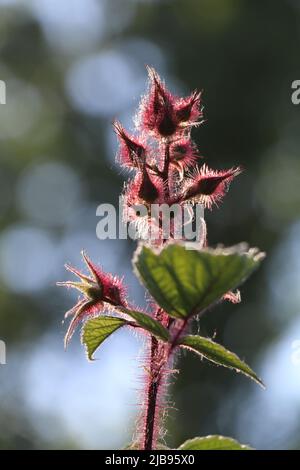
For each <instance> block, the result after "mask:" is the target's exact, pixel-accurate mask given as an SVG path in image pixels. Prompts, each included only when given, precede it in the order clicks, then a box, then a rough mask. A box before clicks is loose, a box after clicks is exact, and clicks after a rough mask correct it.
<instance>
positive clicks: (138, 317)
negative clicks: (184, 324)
mask: <svg viewBox="0 0 300 470" xmlns="http://www.w3.org/2000/svg"><path fill="white" fill-rule="evenodd" d="M118 310H119V311H121V312H123V313H126V315H128V316H129V317H131V318H133V319H134V320H135V322H136V324H137V325H138V326H140V327H141V328H143V329H144V330H147V331H148V332H149V333H151V334H152V335H154V336H156V337H157V338H159V339H162V340H163V341H169V339H170V334H169V332H168V330H167V329H166V328H165V327H164V326H163V325H162V324H161V323H159V322H158V321H157V320H155V319H154V318H153V317H150V315H147V314H146V313H143V312H138V311H136V310H130V309H128V308H119V309H118Z"/></svg>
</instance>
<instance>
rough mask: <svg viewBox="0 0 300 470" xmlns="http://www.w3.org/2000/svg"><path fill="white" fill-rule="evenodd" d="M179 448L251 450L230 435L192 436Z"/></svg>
mask: <svg viewBox="0 0 300 470" xmlns="http://www.w3.org/2000/svg"><path fill="white" fill-rule="evenodd" d="M178 449H179V450H253V449H251V447H249V446H247V445H245V444H240V443H239V442H238V441H236V440H235V439H232V438H231V437H224V436H206V437H194V438H193V439H188V440H187V441H185V442H184V443H183V444H181V446H179V447H178Z"/></svg>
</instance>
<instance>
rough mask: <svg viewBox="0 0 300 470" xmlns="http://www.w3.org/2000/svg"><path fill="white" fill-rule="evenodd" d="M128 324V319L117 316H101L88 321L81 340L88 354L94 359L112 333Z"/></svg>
mask: <svg viewBox="0 0 300 470" xmlns="http://www.w3.org/2000/svg"><path fill="white" fill-rule="evenodd" d="M125 324H126V320H123V319H122V318H117V317H107V316H101V317H97V318H93V319H92V320H89V321H87V322H86V323H85V324H84V326H83V329H82V334H81V342H82V343H83V344H84V345H85V347H86V351H87V356H88V358H89V359H90V360H93V354H94V352H95V351H96V349H97V348H98V347H99V346H100V345H101V344H102V343H103V341H105V340H106V338H108V337H109V336H110V335H111V334H112V333H114V332H115V331H117V330H118V329H119V328H121V326H124V325H125Z"/></svg>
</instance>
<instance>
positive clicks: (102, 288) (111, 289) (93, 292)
mask: <svg viewBox="0 0 300 470" xmlns="http://www.w3.org/2000/svg"><path fill="white" fill-rule="evenodd" d="M82 257H83V259H84V261H85V263H86V265H87V267H88V269H89V271H90V276H86V275H85V274H82V273H81V272H80V271H77V269H75V268H73V267H72V266H69V265H68V264H67V265H66V269H67V270H68V271H71V272H72V273H73V274H75V275H76V276H77V277H79V279H80V282H76V281H63V282H58V283H57V285H58V286H64V287H68V288H74V289H77V290H79V291H80V292H81V293H82V294H83V297H82V298H80V299H79V301H78V302H77V304H76V305H75V306H74V307H73V308H72V309H71V310H69V311H68V312H67V313H66V314H65V318H67V317H70V316H73V318H72V320H71V323H70V325H69V328H68V330H67V333H66V336H65V346H67V345H68V343H69V341H70V339H71V337H72V335H73V333H74V331H75V329H76V327H77V325H78V324H79V323H80V322H81V321H82V320H84V319H86V318H87V317H90V316H94V315H96V314H99V313H101V312H102V311H103V310H105V309H107V308H111V307H112V306H122V307H126V301H125V298H124V296H125V290H124V287H123V284H122V281H121V280H120V279H119V278H117V277H115V276H112V275H111V274H107V273H104V272H103V271H102V269H101V268H99V267H98V266H96V265H95V264H94V263H92V261H91V260H90V259H89V258H88V257H87V255H86V254H85V253H84V252H82Z"/></svg>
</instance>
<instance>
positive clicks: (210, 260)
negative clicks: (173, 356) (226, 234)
mask: <svg viewBox="0 0 300 470" xmlns="http://www.w3.org/2000/svg"><path fill="white" fill-rule="evenodd" d="M245 250H246V247H245V245H243V244H241V245H238V246H236V247H233V248H230V249H221V248H217V249H214V250H213V249H203V250H201V251H200V250H195V249H187V248H186V245H184V244H180V243H174V244H169V245H167V246H166V247H165V248H163V249H162V250H161V251H160V252H159V251H158V252H157V251H154V250H152V249H150V248H148V247H146V246H142V247H141V248H140V249H138V250H137V252H136V254H135V258H134V266H135V270H136V272H137V275H138V276H139V277H140V279H141V281H142V283H143V284H144V285H145V287H146V288H147V289H148V290H149V292H150V294H151V295H152V297H153V298H154V299H155V300H156V302H157V303H158V304H159V305H160V306H161V307H162V308H163V309H164V310H165V311H166V312H168V314H169V315H170V316H172V317H175V318H185V317H188V316H191V315H197V314H198V313H200V312H201V311H203V310H204V309H206V308H207V307H209V306H210V305H211V304H213V303H214V302H216V301H218V300H220V299H221V297H222V296H223V295H224V294H226V293H227V292H228V291H230V290H233V289H235V288H236V287H237V286H238V285H239V284H241V283H242V282H243V281H244V280H245V279H246V278H247V277H248V276H249V275H250V274H251V273H252V271H253V270H254V269H255V268H257V267H258V265H259V262H260V260H261V258H262V257H263V254H262V253H258V252H257V250H255V249H253V250H250V251H247V252H246V251H245Z"/></svg>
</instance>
